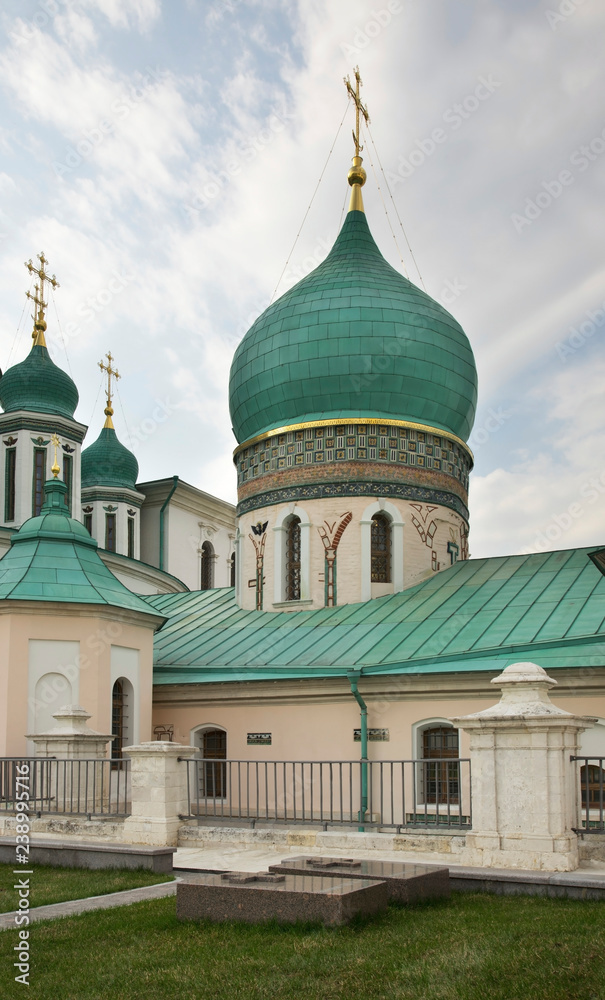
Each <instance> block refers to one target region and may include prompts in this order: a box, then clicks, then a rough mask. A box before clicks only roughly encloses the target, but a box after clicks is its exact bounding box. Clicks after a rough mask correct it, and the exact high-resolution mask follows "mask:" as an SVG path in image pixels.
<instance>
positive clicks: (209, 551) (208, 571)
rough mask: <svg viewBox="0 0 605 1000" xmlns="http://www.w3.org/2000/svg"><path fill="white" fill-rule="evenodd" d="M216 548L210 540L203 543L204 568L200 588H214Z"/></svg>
mask: <svg viewBox="0 0 605 1000" xmlns="http://www.w3.org/2000/svg"><path fill="white" fill-rule="evenodd" d="M213 575H214V549H213V548H212V545H211V544H210V542H204V544H203V545H202V570H201V580H200V590H212V587H213V585H214V581H213Z"/></svg>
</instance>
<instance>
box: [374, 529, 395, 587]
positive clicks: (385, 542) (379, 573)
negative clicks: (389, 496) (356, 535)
mask: <svg viewBox="0 0 605 1000" xmlns="http://www.w3.org/2000/svg"><path fill="white" fill-rule="evenodd" d="M371 547H372V583H390V582H391V522H390V520H389V518H388V517H387V516H386V514H374V516H373V518H372V542H371Z"/></svg>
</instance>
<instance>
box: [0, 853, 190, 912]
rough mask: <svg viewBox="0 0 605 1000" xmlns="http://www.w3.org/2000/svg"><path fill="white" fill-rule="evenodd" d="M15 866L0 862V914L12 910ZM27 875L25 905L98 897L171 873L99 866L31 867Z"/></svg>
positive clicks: (169, 878)
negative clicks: (92, 868)
mask: <svg viewBox="0 0 605 1000" xmlns="http://www.w3.org/2000/svg"><path fill="white" fill-rule="evenodd" d="M17 867H18V866H17V865H0V913H8V912H9V911H10V910H14V909H16V907H17V905H18V902H19V897H18V894H17V892H16V890H15V889H13V886H14V884H15V882H17V881H18V880H19V876H18V875H15V874H13V873H14V871H15V869H16V868H17ZM33 870H34V874H33V875H30V876H29V878H30V886H31V896H30V901H29V905H30V907H32V908H33V907H34V906H46V905H47V904H48V903H63V902H64V901H65V900H68V899H84V898H85V897H86V896H102V895H104V894H105V893H106V892H120V891H121V890H122V889H136V888H137V887H138V886H140V885H155V884H156V883H157V882H168V881H172V878H173V876H172V875H155V874H154V873H153V872H149V871H145V870H144V869H143V868H137V869H136V870H134V871H127V870H125V869H123V868H101V869H99V870H98V871H89V870H88V869H86V868H45V867H43V866H42V865H34V866H33Z"/></svg>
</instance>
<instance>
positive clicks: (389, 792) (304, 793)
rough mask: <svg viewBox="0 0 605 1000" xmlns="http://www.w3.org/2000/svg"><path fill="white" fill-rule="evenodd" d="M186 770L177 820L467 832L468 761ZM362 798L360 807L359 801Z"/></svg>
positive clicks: (247, 764)
mask: <svg viewBox="0 0 605 1000" xmlns="http://www.w3.org/2000/svg"><path fill="white" fill-rule="evenodd" d="M182 762H183V764H185V766H186V767H187V793H188V813H187V816H183V817H182V818H187V819H191V818H194V819H198V820H200V821H204V820H206V821H207V820H227V819H228V820H240V821H247V822H250V823H252V824H255V823H256V822H262V821H265V822H270V823H312V824H322V825H323V826H324V827H327V826H330V825H339V826H343V825H347V826H350V825H354V824H359V825H363V826H364V827H373V828H383V827H384V828H394V829H396V830H398V831H400V830H403V829H406V828H430V829H435V830H451V829H459V830H460V829H461V830H468V829H470V826H471V818H472V814H471V792H470V760H469V759H468V758H451V757H448V758H444V759H431V760H386V761H385V760H380V761H378V760H372V761H362V760H359V759H358V760H352V761H351V760H345V761H343V760H340V761H300V760H298V761H292V760H290V761H287V760H272V761H268V760H263V761H250V760H216V759H204V758H193V759H191V760H185V758H182ZM364 798H366V800H367V801H366V802H363V799H364Z"/></svg>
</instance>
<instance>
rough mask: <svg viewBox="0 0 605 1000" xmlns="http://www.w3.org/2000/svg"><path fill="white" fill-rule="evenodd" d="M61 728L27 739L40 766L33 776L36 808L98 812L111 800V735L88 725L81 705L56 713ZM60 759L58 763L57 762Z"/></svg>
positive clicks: (33, 801) (56, 727)
mask: <svg viewBox="0 0 605 1000" xmlns="http://www.w3.org/2000/svg"><path fill="white" fill-rule="evenodd" d="M53 719H56V720H57V725H56V726H53V728H52V729H49V730H48V732H46V733H33V734H31V735H28V736H27V739H28V740H31V741H32V742H33V744H34V746H35V748H36V758H37V759H39V760H40V763H39V764H38V763H36V764H35V765H34V767H33V773H32V774H31V776H30V780H31V785H30V794H31V795H32V797H33V798H32V804H33V805H34V806H35V805H36V800H39V803H40V808H41V809H46V808H48V807H50V808H51V811H53V808H56V809H57V811H59V812H61V810H62V809H67V811H68V812H69V811H74V812H97V811H98V810H101V809H103V808H104V807H106V806H107V805H108V803H109V799H110V796H111V785H110V781H109V778H110V774H109V770H108V768H109V762H108V761H106V759H105V758H106V754H107V744H108V743H109V741H110V740H111V738H112V737H111V735H110V734H107V733H98V732H97V731H96V730H94V729H91V728H90V727H89V726H88V725H87V719H90V715H89V713H88V712H87V711H85V709H83V708H82V707H81V706H80V705H64V706H63V708H60V709H59V711H58V712H55V713H54V715H53ZM53 758H56V759H53Z"/></svg>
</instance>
